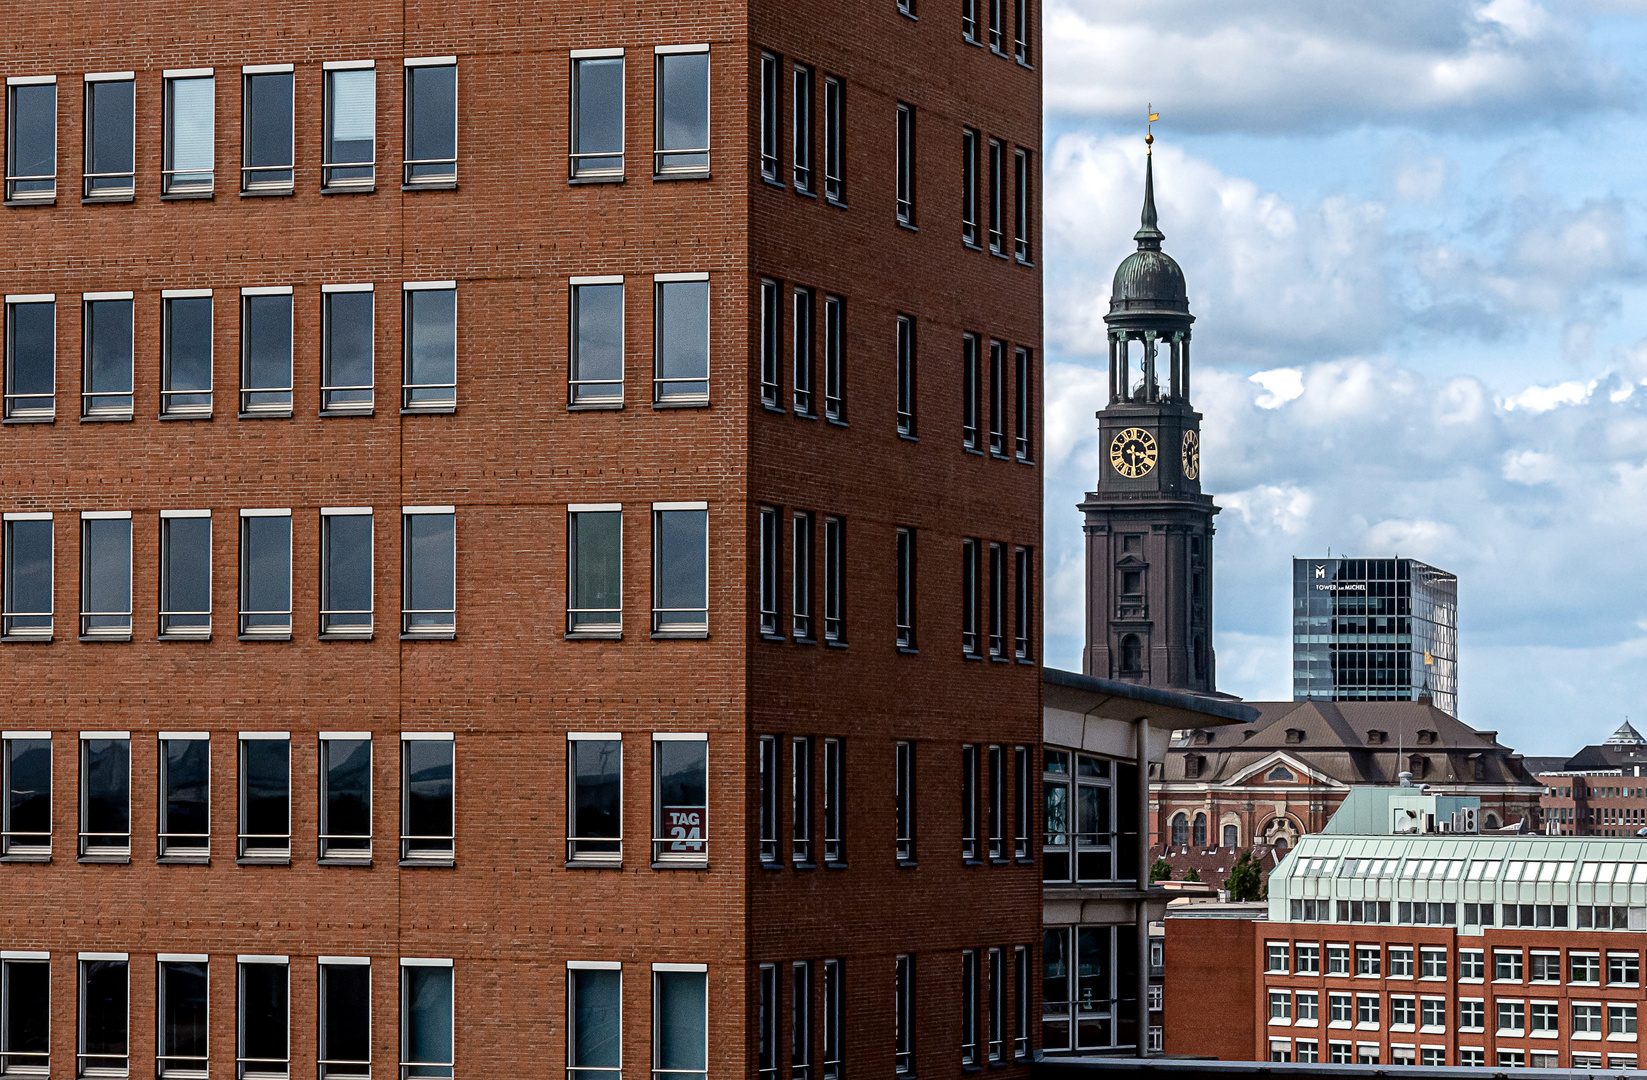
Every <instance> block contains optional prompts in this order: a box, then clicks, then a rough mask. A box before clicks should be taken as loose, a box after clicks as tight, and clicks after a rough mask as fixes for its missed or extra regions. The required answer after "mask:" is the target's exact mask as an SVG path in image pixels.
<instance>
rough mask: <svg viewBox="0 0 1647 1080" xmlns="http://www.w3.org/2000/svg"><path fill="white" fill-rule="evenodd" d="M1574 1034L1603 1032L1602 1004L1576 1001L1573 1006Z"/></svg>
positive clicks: (1597, 1033)
mask: <svg viewBox="0 0 1647 1080" xmlns="http://www.w3.org/2000/svg"><path fill="white" fill-rule="evenodd" d="M1572 1017H1573V1034H1574V1035H1578V1034H1587V1035H1599V1034H1600V1033H1601V1006H1600V1005H1592V1004H1585V1003H1579V1002H1574V1003H1573V1007H1572Z"/></svg>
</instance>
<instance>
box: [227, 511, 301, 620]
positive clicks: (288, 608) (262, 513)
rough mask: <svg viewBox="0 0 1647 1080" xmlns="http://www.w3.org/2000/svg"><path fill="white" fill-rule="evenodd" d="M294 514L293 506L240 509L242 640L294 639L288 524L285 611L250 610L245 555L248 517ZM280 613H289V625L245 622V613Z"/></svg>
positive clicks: (288, 532)
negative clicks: (248, 606) (252, 624)
mask: <svg viewBox="0 0 1647 1080" xmlns="http://www.w3.org/2000/svg"><path fill="white" fill-rule="evenodd" d="M291 516H292V511H291V509H290V508H286V509H270V510H241V511H240V520H239V536H238V537H237V541H238V543H239V545H240V558H239V567H238V573H239V594H240V595H239V603H238V605H237V606H238V608H239V624H240V625H239V632H240V633H239V636H240V639H241V640H242V641H258V640H262V641H289V640H291V636H292V593H293V591H294V590H293V585H292V572H291V570H292V544H293V539H292V535H291V529H290V527H289V526H288V528H287V532H286V565H287V568H288V572H287V574H286V608H285V610H284V612H282V611H281V610H279V609H275V610H270V611H252V610H249V609H248V608H247V607H246V555H247V552H246V524H245V523H246V519H247V518H258V517H283V518H288V519H289V518H290V517H291ZM280 614H284V615H285V616H286V625H285V626H284V627H280V626H269V627H260V626H248V625H247V624H246V616H248V615H280Z"/></svg>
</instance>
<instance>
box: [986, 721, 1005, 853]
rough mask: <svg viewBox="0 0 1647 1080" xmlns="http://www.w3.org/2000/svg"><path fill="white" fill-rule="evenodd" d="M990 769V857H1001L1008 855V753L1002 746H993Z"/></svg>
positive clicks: (988, 760) (991, 748) (990, 751)
mask: <svg viewBox="0 0 1647 1080" xmlns="http://www.w3.org/2000/svg"><path fill="white" fill-rule="evenodd" d="M987 762H988V769H989V820H988V824H989V857H990V858H991V859H1000V858H1003V857H1005V855H1006V837H1005V835H1004V833H1005V829H1006V755H1005V754H1004V753H1003V752H1002V749H1001V747H999V746H991V747H990V748H989V757H988V759H987Z"/></svg>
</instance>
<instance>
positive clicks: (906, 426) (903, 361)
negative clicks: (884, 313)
mask: <svg viewBox="0 0 1647 1080" xmlns="http://www.w3.org/2000/svg"><path fill="white" fill-rule="evenodd" d="M896 344H897V371H896V384H897V410H898V435H899V437H901V438H906V439H913V438H915V437H916V434H915V430H916V429H915V411H916V400H915V394H916V382H915V362H916V354H915V348H916V345H915V317H914V316H913V315H904V314H902V313H900V314H899V315H898V321H897V338H896Z"/></svg>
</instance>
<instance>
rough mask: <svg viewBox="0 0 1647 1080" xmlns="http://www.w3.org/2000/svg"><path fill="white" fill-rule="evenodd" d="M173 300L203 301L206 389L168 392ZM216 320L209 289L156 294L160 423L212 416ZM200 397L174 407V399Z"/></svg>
mask: <svg viewBox="0 0 1647 1080" xmlns="http://www.w3.org/2000/svg"><path fill="white" fill-rule="evenodd" d="M174 300H205V301H207V302H208V303H207V309H208V312H209V314H208V317H207V325H208V332H207V334H206V387H205V388H204V389H199V388H192V389H187V390H177V389H172V388H171V387H172V385H173V376H172V352H173V344H174V342H175V340H176V335H175V333H174V331H173V315H172V302H173V301H174ZM216 318H217V304H216V300H215V299H214V297H213V295H212V290H211V289H163V290H161V293H160V417H161V419H163V420H190V419H205V418H209V417H210V416H211V415H212V402H213V398H212V391H213V386H214V384H215V381H216V371H215V364H216V359H217V346H216V338H217V334H216V329H217V328H216V325H215V323H216ZM201 395H204V396H205V398H206V400H205V402H204V403H202V402H190V403H188V404H184V405H178V404H174V403H173V402H172V399H173V398H175V397H184V396H189V397H198V396H201Z"/></svg>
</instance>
